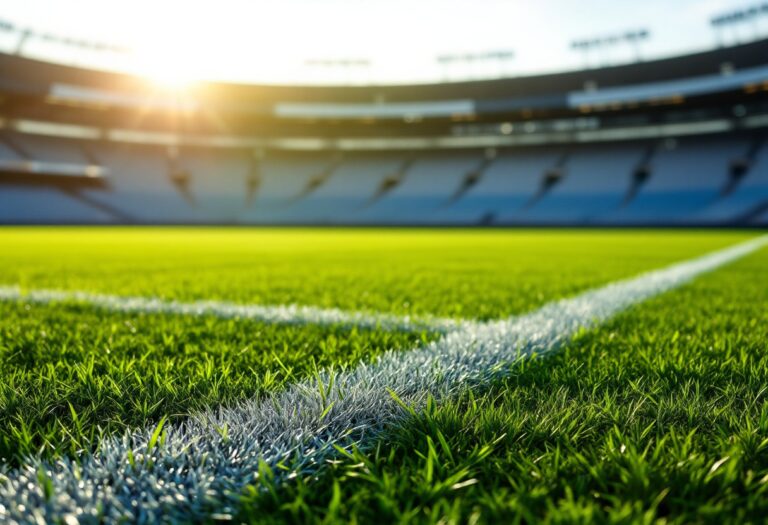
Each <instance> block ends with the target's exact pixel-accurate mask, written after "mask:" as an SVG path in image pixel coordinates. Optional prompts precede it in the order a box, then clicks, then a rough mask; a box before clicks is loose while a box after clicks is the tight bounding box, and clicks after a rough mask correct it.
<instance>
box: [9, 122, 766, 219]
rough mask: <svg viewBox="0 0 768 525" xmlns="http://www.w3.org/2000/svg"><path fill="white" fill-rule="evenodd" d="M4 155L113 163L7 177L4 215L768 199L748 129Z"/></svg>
mask: <svg viewBox="0 0 768 525" xmlns="http://www.w3.org/2000/svg"><path fill="white" fill-rule="evenodd" d="M0 160H15V161H19V160H22V161H23V160H35V161H44V162H64V163H69V164H83V165H92V164H96V165H101V166H104V167H106V168H108V170H109V172H108V174H109V175H108V179H107V180H108V185H107V186H106V187H99V188H90V187H89V188H80V189H72V188H66V189H62V188H57V187H38V186H33V185H26V184H20V183H17V182H14V183H12V184H11V183H3V184H0V221H2V222H3V223H39V222H53V223H57V222H72V223H93V222H136V223H238V224H240V223H242V224H249V223H308V224H316V223H343V224H373V223H376V224H432V223H434V224H568V225H580V224H688V223H697V224H732V223H740V224H749V223H756V222H759V221H765V219H766V212H765V208H766V206H767V205H768V146H766V144H765V143H764V141H763V140H762V137H759V136H756V135H748V134H744V135H740V134H729V135H719V136H706V137H704V136H702V137H686V138H681V139H667V140H664V141H661V142H658V141H625V142H617V143H602V144H590V145H578V144H576V145H565V146H558V147H551V146H550V147H527V148H516V149H505V150H499V151H483V150H464V151H427V152H418V153H414V152H400V153H397V152H367V153H363V152H357V153H344V154H342V153H341V152H323V151H317V152H289V151H267V152H254V151H249V150H245V149H223V148H220V149H213V148H203V147H194V148H193V147H182V148H169V147H166V146H150V145H135V144H124V143H115V142H107V141H90V140H75V139H64V138H54V137H43V136H38V135H28V134H27V135H25V134H19V133H6V134H4V135H2V136H0Z"/></svg>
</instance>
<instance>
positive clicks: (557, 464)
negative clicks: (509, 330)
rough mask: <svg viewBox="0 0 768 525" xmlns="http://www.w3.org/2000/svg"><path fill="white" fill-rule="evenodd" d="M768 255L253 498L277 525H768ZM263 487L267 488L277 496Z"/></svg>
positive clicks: (260, 519)
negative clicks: (315, 473) (316, 472)
mask: <svg viewBox="0 0 768 525" xmlns="http://www.w3.org/2000/svg"><path fill="white" fill-rule="evenodd" d="M767 269H768V250H763V251H762V252H761V253H759V254H757V255H754V256H751V257H750V258H748V259H746V260H743V261H741V262H738V263H736V264H734V265H733V266H731V267H727V268H725V269H721V270H719V271H717V272H716V273H714V274H712V275H708V276H704V277H701V278H700V279H699V280H698V281H696V282H695V283H694V284H692V285H689V286H687V287H686V288H684V289H680V290H677V291H673V292H671V293H669V294H667V295H664V296H661V297H658V298H656V299H654V300H651V301H649V302H648V303H646V304H643V305H640V306H638V307H635V308H633V309H632V310H631V311H628V312H627V313H625V314H623V315H621V316H619V317H618V318H616V319H615V320H613V321H612V322H609V323H608V324H607V325H605V326H604V327H602V328H600V329H598V330H596V331H594V332H591V333H585V334H583V335H581V336H580V337H578V338H577V339H576V340H575V341H574V342H572V343H571V344H570V345H568V346H567V347H566V348H565V349H564V350H563V351H562V352H560V353H559V354H557V355H554V356H551V357H547V358H544V359H535V360H525V361H522V362H520V363H518V364H516V365H514V366H513V367H512V368H511V375H510V377H509V378H507V379H506V380H504V381H502V382H500V383H498V384H495V385H493V386H492V387H490V388H489V389H488V390H487V391H485V392H468V393H467V394H466V395H465V396H463V397H462V398H461V399H457V400H456V401H455V402H452V403H447V404H444V405H442V406H432V407H431V408H429V409H428V410H427V411H426V413H424V414H422V415H420V416H418V417H413V418H411V419H410V420H409V421H407V422H406V423H405V424H403V425H402V426H401V427H400V428H397V429H395V430H393V431H392V432H390V433H388V434H387V435H386V436H384V438H383V439H381V440H380V441H379V442H378V443H377V444H376V445H375V446H374V447H373V448H372V449H371V450H365V451H357V452H356V453H354V454H351V455H349V456H348V457H342V458H341V460H340V461H339V462H338V463H337V464H335V465H332V466H330V467H329V468H328V469H327V471H326V472H325V474H324V475H323V476H322V477H321V478H320V479H299V480H297V481H296V482H294V483H292V484H289V485H288V486H287V487H286V486H283V487H281V488H280V489H279V490H275V487H269V484H268V482H267V483H265V485H267V488H269V489H270V490H271V492H270V491H267V493H266V495H265V493H264V491H263V490H256V489H254V491H253V492H252V493H251V495H249V496H246V497H245V506H244V509H243V511H242V515H241V518H242V519H244V520H246V521H250V522H253V523H274V522H280V521H285V522H297V521H298V522H310V523H313V522H317V523H320V522H337V521H338V522H345V523H346V522H353V523H355V522H357V523H370V522H399V523H406V522H407V523H414V522H423V523H463V522H467V523H521V522H527V523H531V522H542V523H593V522H606V523H764V522H765V519H766V517H767V516H768V404H767V403H766V401H767V400H768V397H767V396H768V328H767V327H768V308H766V306H767V305H768V275H767V273H768V270H767ZM262 488H263V487H262Z"/></svg>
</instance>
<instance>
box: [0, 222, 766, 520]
mask: <svg viewBox="0 0 768 525" xmlns="http://www.w3.org/2000/svg"><path fill="white" fill-rule="evenodd" d="M766 245H768V237H766V236H763V237H759V238H756V239H753V240H751V241H748V242H745V243H741V244H738V245H735V246H732V247H730V248H726V249H723V250H719V251H717V252H713V253H710V254H707V255H704V256H701V257H698V258H694V259H691V260H688V261H685V262H682V263H677V264H674V265H671V266H668V267H666V268H663V269H660V270H655V271H651V272H647V273H643V274H641V275H639V276H637V277H634V278H630V279H625V280H620V281H616V282H614V283H611V284H608V285H606V286H603V287H601V288H597V289H593V290H591V291H587V292H585V293H582V294H580V295H577V296H575V297H573V298H570V299H564V300H561V301H556V302H553V303H549V304H547V305H545V306H544V307H542V308H540V309H538V310H536V311H534V312H531V313H529V314H527V315H522V316H518V317H514V318H512V319H509V320H505V321H494V322H489V323H475V324H470V325H468V326H465V327H463V328H462V329H460V330H456V331H452V332H450V333H448V334H447V335H445V336H444V337H443V338H441V339H440V340H438V341H436V342H434V343H431V344H429V345H427V346H426V347H424V348H421V349H415V350H412V351H410V352H389V353H386V354H384V355H382V356H380V357H379V358H378V359H377V360H376V361H374V362H373V363H372V364H369V365H365V364H363V365H360V366H358V367H356V368H353V369H351V370H348V371H340V372H333V371H327V372H324V373H322V374H320V375H319V376H318V377H315V378H311V379H307V380H304V381H301V382H299V383H297V384H295V385H293V386H291V387H289V388H287V389H286V390H284V391H282V392H279V393H275V394H273V395H271V396H268V397H267V398H266V399H264V400H262V401H255V402H248V403H243V404H242V405H241V406H238V407H236V408H231V409H219V410H211V411H208V412H206V413H203V414H200V415H199V416H198V417H195V418H190V419H189V420H187V421H184V422H181V423H178V424H176V425H172V426H168V427H167V428H165V429H164V434H163V436H162V437H161V438H159V439H158V434H157V433H156V432H153V430H154V429H146V430H141V431H136V432H133V433H129V434H127V435H124V436H122V437H112V438H108V439H105V440H104V442H102V443H101V446H100V448H99V451H98V452H97V453H95V454H93V455H84V456H83V457H81V458H78V460H72V459H62V460H60V461H57V462H55V463H48V462H45V461H40V460H36V459H33V460H31V461H30V462H29V463H28V464H27V465H25V466H24V467H22V468H20V469H17V470H14V471H11V472H8V473H6V474H5V475H2V474H0V518H2V519H7V520H10V521H12V520H18V521H20V522H37V521H39V520H43V521H54V520H56V519H59V520H61V521H65V522H66V521H67V520H70V518H71V519H82V520H94V521H95V520H96V519H98V518H97V517H99V516H100V517H102V518H104V519H107V520H108V521H113V520H119V519H130V520H134V521H139V522H147V521H173V520H176V521H191V520H194V519H196V518H197V519H199V518H201V517H204V516H206V515H211V513H214V512H215V513H218V514H226V513H228V512H232V510H233V509H232V505H233V504H234V503H236V498H237V496H238V494H239V493H240V491H241V490H242V489H243V488H244V487H245V486H246V485H248V484H250V483H253V482H254V481H255V480H256V479H257V477H258V472H259V467H260V465H261V462H262V461H263V462H265V463H266V464H267V465H269V466H272V467H274V466H276V465H278V464H282V465H285V466H287V467H289V469H288V470H282V469H276V470H275V472H276V475H277V476H280V477H283V478H285V477H290V476H292V475H294V474H297V473H301V474H304V473H306V472H311V471H315V470H317V469H318V468H319V467H320V466H321V465H322V463H323V461H324V460H326V459H329V458H330V457H331V456H332V455H333V454H334V453H335V449H334V445H336V446H344V447H346V446H350V445H353V444H354V445H358V446H359V445H364V444H365V443H367V442H369V440H370V438H371V437H372V436H374V435H375V434H376V433H377V432H378V431H380V430H381V429H383V428H385V427H386V426H388V425H390V424H392V423H393V422H395V421H397V420H398V419H399V418H402V417H403V415H404V413H405V411H404V410H403V408H402V407H401V405H400V404H399V403H400V401H398V400H395V399H394V398H393V396H392V393H394V394H396V395H397V397H398V398H399V399H400V400H402V402H405V403H407V404H409V405H411V406H413V407H414V408H415V409H416V410H419V409H420V408H421V407H423V405H424V403H425V401H426V399H427V398H428V397H429V396H433V397H435V398H436V399H437V400H438V401H439V400H441V399H446V398H448V397H450V396H453V395H454V394H455V393H457V392H458V391H460V390H462V389H465V388H468V387H470V386H472V385H478V384H484V383H487V382H488V381H490V380H491V379H493V378H494V377H497V376H499V375H502V374H504V371H505V369H506V365H508V364H509V363H511V362H513V361H514V360H515V359H517V358H519V357H521V356H526V355H531V354H532V353H538V354H542V353H547V352H550V351H552V350H554V349H556V348H557V347H558V346H560V345H561V344H562V343H563V342H565V341H566V340H567V339H569V338H570V337H571V336H572V335H573V334H574V333H576V332H577V331H579V330H581V329H584V328H590V327H594V326H596V325H597V324H599V323H600V322H603V321H605V320H607V319H609V318H610V317H612V316H614V315H616V314H617V313H619V312H621V311H623V310H625V309H627V308H628V307H630V306H632V305H634V304H637V303H640V302H642V301H644V300H646V299H648V298H650V297H653V296H655V295H658V294H660V293H663V292H666V291H668V290H671V289H673V288H676V287H678V286H680V285H682V284H684V283H687V282H689V281H691V280H692V279H694V278H695V277H696V276H698V275H700V274H702V273H705V272H708V271H711V270H714V269H716V268H718V267H720V266H723V265H725V264H727V263H729V262H732V261H734V260H736V259H739V258H741V257H743V256H745V255H747V254H749V253H752V252H754V251H756V250H757V249H759V248H761V247H763V246H766ZM153 433H154V435H153Z"/></svg>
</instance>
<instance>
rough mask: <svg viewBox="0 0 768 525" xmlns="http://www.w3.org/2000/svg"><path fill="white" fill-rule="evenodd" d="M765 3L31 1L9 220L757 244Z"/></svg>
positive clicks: (767, 69) (7, 55)
mask: <svg viewBox="0 0 768 525" xmlns="http://www.w3.org/2000/svg"><path fill="white" fill-rule="evenodd" d="M767 133H768V3H764V2H763V3H761V2H743V1H728V0H679V1H676V2H674V6H672V5H670V3H669V2H662V1H660V0H649V1H646V2H643V3H638V2H630V1H626V0H621V1H617V0H613V1H607V0H588V1H583V2H580V3H578V4H576V3H574V2H568V1H565V0H551V1H547V2H538V3H537V4H536V5H533V4H532V3H530V2H521V1H510V0H506V1H500V0H481V1H479V2H478V1H474V2H470V1H465V0H449V1H441V2H438V1H433V0H420V1H418V2H413V1H410V2H406V1H404V0H392V1H387V2H385V1H382V0H371V1H368V2H353V1H350V0H324V1H322V2H320V1H313V2H310V1H308V0H286V1H282V2H268V1H256V2H247V1H240V0H225V1H220V2H216V3H211V2H196V3H194V4H193V5H190V3H188V2H187V3H183V2H175V1H173V2H170V1H169V2H162V3H159V2H149V1H145V0H140V1H137V2H133V3H130V4H120V3H115V2H97V1H92V0H75V1H71V2H66V3H64V2H54V1H51V0H27V1H25V2H23V3H22V2H16V3H13V4H11V5H6V6H4V7H3V9H2V11H0V222H2V223H6V224H308V225H314V224H352V225H366V224H371V225H374V224H386V225H488V226H493V225H574V226H583V225H608V226H613V225H621V226H629V225H638V226H646V225H666V226H760V225H768V145H767V144H766V137H767V136H768V135H767Z"/></svg>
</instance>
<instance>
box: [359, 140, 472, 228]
mask: <svg viewBox="0 0 768 525" xmlns="http://www.w3.org/2000/svg"><path fill="white" fill-rule="evenodd" d="M406 159H408V156H407V154H405V153H403V154H401V158H400V162H399V163H398V165H397V166H395V167H394V169H392V170H390V172H389V173H388V174H387V175H392V174H393V173H395V172H396V171H397V169H398V166H400V165H402V163H403V162H404V161H405V160H406ZM481 159H482V157H481V156H480V154H479V153H476V154H468V153H460V152H458V153H457V152H445V154H444V155H440V156H436V155H429V156H422V157H418V158H416V159H415V160H414V162H413V163H412V164H411V165H409V166H408V167H407V169H406V170H405V173H404V177H403V179H402V181H401V182H400V184H398V185H397V186H396V187H394V188H393V189H392V190H391V191H389V192H388V193H387V194H385V195H383V196H382V198H381V199H380V200H378V201H377V202H375V203H374V204H373V205H372V206H370V207H369V208H367V209H365V210H363V211H362V212H361V213H360V214H358V215H356V218H359V220H361V221H363V222H380V223H387V222H400V223H410V224H413V223H431V222H448V223H450V222H461V219H460V217H456V216H455V214H454V212H453V210H452V208H451V207H449V206H447V204H448V201H449V199H450V198H451V196H452V195H453V194H454V193H455V192H456V191H457V189H458V188H459V187H460V185H461V183H462V181H463V180H464V178H465V177H466V175H467V173H468V172H469V171H470V170H472V169H473V168H474V167H475V166H476V165H477V164H478V162H479V161H480V160H481Z"/></svg>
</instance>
